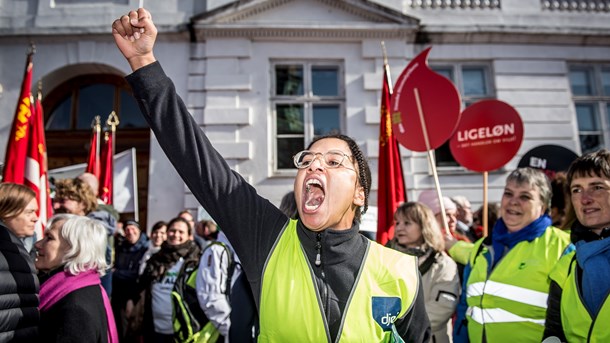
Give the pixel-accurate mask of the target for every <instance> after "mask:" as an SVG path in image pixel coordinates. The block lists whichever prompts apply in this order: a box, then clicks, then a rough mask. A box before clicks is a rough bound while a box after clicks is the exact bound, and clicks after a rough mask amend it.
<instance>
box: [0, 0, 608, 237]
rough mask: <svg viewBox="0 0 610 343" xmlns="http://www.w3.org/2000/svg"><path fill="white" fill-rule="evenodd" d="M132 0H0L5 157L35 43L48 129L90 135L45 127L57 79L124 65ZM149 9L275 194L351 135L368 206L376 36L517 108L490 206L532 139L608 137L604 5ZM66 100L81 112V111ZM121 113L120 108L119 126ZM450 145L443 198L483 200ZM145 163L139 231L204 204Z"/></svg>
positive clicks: (516, 0) (217, 138)
mask: <svg viewBox="0 0 610 343" xmlns="http://www.w3.org/2000/svg"><path fill="white" fill-rule="evenodd" d="M139 4H140V2H139V1H135V0H114V1H112V0H96V1H76V0H54V1H53V0H48V1H42V0H41V1H33V0H29V1H8V0H0V137H1V138H0V160H3V159H4V153H5V149H6V148H5V147H6V140H7V138H8V135H9V132H10V125H11V122H12V119H13V116H14V111H15V104H16V103H17V98H18V95H19V91H20V89H19V88H20V85H21V79H22V77H23V64H24V60H25V52H26V51H27V49H28V47H29V45H30V42H34V43H35V44H36V51H37V52H36V55H35V58H34V61H35V62H34V63H35V67H34V82H36V81H42V84H43V104H45V113H46V115H47V127H49V128H54V129H55V130H56V131H58V132H68V133H70V132H75V131H77V132H81V133H82V135H84V136H87V134H88V133H89V132H90V130H89V128H88V124H76V125H67V126H65V125H64V126H62V125H61V124H53V123H58V122H59V121H60V119H61V118H63V117H61V116H60V115H59V114H60V112H59V110H58V108H60V107H61V106H60V105H61V103H62V102H61V101H59V100H57V101H55V100H53V99H52V98H54V97H59V95H57V96H56V95H55V94H58V92H59V91H54V90H56V89H57V90H58V89H68V90H69V89H70V87H71V86H70V85H71V82H72V81H73V80H77V79H78V77H79V76H83V77H82V78H83V79H87V77H85V76H87V75H92V74H95V75H98V76H99V75H106V76H108V77H123V76H125V75H127V74H128V73H129V72H130V70H129V66H128V65H127V63H126V61H125V60H124V59H123V58H122V56H121V55H120V53H119V52H118V50H117V49H116V47H115V46H114V41H113V38H112V35H111V33H110V25H111V23H112V21H113V20H114V19H116V18H118V17H119V16H121V15H122V14H125V13H127V12H128V11H129V10H130V9H134V8H137V7H138V5H139ZM144 5H145V7H147V9H149V10H150V11H151V12H152V15H153V19H154V21H155V23H156V25H157V26H158V28H159V38H158V43H157V45H156V48H155V55H156V57H157V59H158V60H159V61H160V62H161V64H162V66H163V68H164V69H165V71H166V73H167V74H168V75H169V76H170V77H171V78H172V79H173V81H174V83H175V85H176V89H177V91H178V93H179V94H180V95H181V96H182V98H183V99H184V101H185V103H186V104H187V106H188V107H189V109H190V111H191V113H192V115H193V116H194V118H195V119H196V121H197V122H198V123H199V124H200V125H201V127H202V129H203V130H204V131H205V132H206V134H207V135H208V137H209V138H210V140H211V141H212V142H213V143H214V144H215V146H216V147H217V149H218V150H219V151H220V153H221V154H222V155H223V156H224V157H225V159H227V161H228V163H229V165H231V167H232V168H233V169H235V170H236V171H237V172H239V173H240V174H241V175H243V176H244V177H245V178H246V179H247V180H248V181H249V182H250V183H251V184H252V185H253V186H254V187H255V188H256V189H257V190H258V192H259V193H260V194H261V195H263V196H265V197H267V198H268V199H269V200H270V201H272V202H273V203H276V204H279V202H280V199H281V197H282V196H283V195H284V194H285V193H286V192H287V191H289V190H291V189H292V182H293V177H294V175H295V173H296V170H295V169H294V168H293V167H292V166H291V162H290V161H291V160H290V158H291V156H292V155H293V154H294V153H295V152H296V151H298V150H301V149H303V147H304V146H306V145H307V144H308V143H309V142H310V141H311V139H312V138H313V137H314V136H315V135H318V134H323V133H328V132H341V133H344V134H347V135H349V136H352V137H354V138H355V139H356V141H357V142H358V143H359V144H360V146H361V147H362V148H363V151H364V152H365V154H366V155H367V157H368V159H369V162H370V164H371V170H372V172H373V189H372V191H371V198H370V201H369V203H370V204H371V205H375V204H376V202H377V186H376V185H377V180H378V176H377V173H376V170H377V164H378V160H377V157H378V139H379V118H380V113H379V106H380V94H381V85H382V80H381V79H382V72H383V60H384V59H383V56H384V54H383V50H382V45H381V42H384V45H385V49H386V52H387V58H388V63H389V66H390V69H391V74H392V77H393V79H396V78H397V77H398V76H399V75H400V73H401V72H402V70H403V68H404V67H405V66H406V65H407V64H408V62H409V61H410V60H411V59H412V58H413V57H414V56H416V55H417V54H418V53H419V52H421V51H422V50H423V49H425V48H427V47H429V46H431V47H432V50H431V53H430V56H429V64H430V66H431V67H432V68H433V69H434V70H435V71H437V72H439V73H441V74H443V75H445V76H447V77H449V78H450V79H451V80H452V81H453V82H454V84H455V85H456V87H457V88H458V89H459V91H460V95H461V97H462V101H463V103H464V106H466V105H468V104H471V103H473V102H475V101H477V100H480V99H487V98H495V99H499V100H502V101H504V102H507V103H509V104H510V105H512V106H513V107H514V108H515V109H516V110H517V111H518V112H519V114H520V115H521V118H522V120H523V123H524V140H523V143H522V145H521V148H520V149H519V152H518V153H517V155H516V156H515V157H514V158H513V159H512V160H511V161H510V162H509V163H508V164H507V165H506V166H505V167H503V168H501V169H500V170H497V171H492V172H490V173H489V185H488V192H489V200H490V201H499V200H500V197H501V194H502V190H503V186H504V180H505V177H506V174H507V172H508V171H510V170H512V169H514V168H515V167H517V165H518V163H519V161H520V158H521V157H522V156H523V155H524V154H525V153H526V152H528V151H529V150H530V149H532V148H534V147H536V146H540V145H545V144H554V145H560V146H563V147H566V148H568V149H570V150H572V151H574V152H576V153H578V154H580V153H581V152H582V151H589V150H594V149H599V148H601V147H610V1H609V0H580V1H577V0H564V1H555V0H546V1H545V0H421V1H417V0H409V1H407V0H405V1H397V0H388V1H367V0H250V1H220V0H217V1H207V2H205V1H199V2H198V1H178V0H167V1H151V0H149V1H145V2H144ZM100 80H102V79H100ZM83 82H85V83H86V82H87V81H83ZM116 82H118V83H120V81H116ZM81 94H84V92H81ZM117 94H118V93H117ZM45 97H49V98H48V99H47V101H46V102H45V101H44V99H45ZM126 98H127V97H126V96H125V97H124V98H121V99H126ZM91 106H92V107H95V104H92V105H91ZM100 106H102V109H100V110H99V111H100V112H101V113H102V114H103V113H105V112H104V109H103V108H105V107H103V106H105V105H104V104H100ZM116 106H118V107H117V108H119V109H121V108H123V107H121V106H123V105H116ZM72 108H73V109H76V110H73V111H72V112H71V113H76V115H77V116H78V115H80V114H78V109H79V108H81V109H82V106H81V107H79V105H72ZM125 108H128V107H125ZM84 110H85V109H83V111H84ZM129 115H131V114H130V113H128V110H126V109H125V110H124V111H123V116H124V118H125V120H126V121H129V120H131V119H129V118H128V116H129ZM104 116H105V114H104ZM119 116H121V112H119ZM64 119H65V118H64ZM132 120H133V121H134V123H135V124H134V125H135V126H137V125H138V123H137V119H132ZM53 125H56V126H53ZM140 125H141V123H140ZM431 129H433V126H432V127H431ZM79 130H80V131H79ZM47 139H49V138H47ZM125 144H128V142H126V143H125ZM81 150H82V149H81ZM446 152H447V151H445V152H443V151H437V152H436V156H437V166H438V173H439V180H440V185H441V188H442V191H443V194H444V195H448V196H453V195H465V196H466V197H468V198H469V199H470V200H471V202H473V205H474V206H478V205H480V204H481V202H482V200H483V177H482V175H481V174H480V173H475V172H471V171H468V170H466V169H464V168H462V167H460V166H459V165H458V164H457V163H455V161H454V160H452V157H451V155H450V154H447V153H446ZM401 153H402V157H403V168H404V174H405V175H404V176H405V183H406V186H407V196H408V198H409V199H410V200H416V199H417V196H418V194H419V193H420V192H421V191H422V190H425V189H432V188H434V179H433V177H432V172H431V168H430V166H429V163H428V159H427V154H426V153H421V152H411V151H409V150H407V149H405V148H402V149H401ZM53 158H54V156H53V155H52V153H51V150H50V151H49V160H50V161H52V160H53ZM76 162H85V160H84V159H83V160H82V161H76ZM138 163H140V161H138ZM145 165H146V168H145V172H146V173H147V182H146V185H145V187H146V188H147V194H146V203H147V204H146V211H145V212H146V213H144V215H146V221H147V223H149V225H148V226H150V225H151V224H152V223H154V222H155V221H157V220H162V219H163V220H168V219H170V218H172V217H173V216H175V215H176V214H177V213H178V212H179V211H180V210H181V209H183V208H188V209H191V210H193V211H196V209H197V206H198V204H197V201H196V200H195V199H194V197H193V196H192V195H191V194H190V191H189V190H188V189H187V188H186V187H185V186H184V184H183V183H182V181H181V179H180V178H179V176H178V175H177V173H176V172H175V171H174V170H173V167H172V166H171V165H170V163H169V162H168V160H167V158H166V157H165V155H164V154H163V152H162V151H161V149H160V148H159V146H158V144H157V143H156V140H155V138H154V136H150V141H149V155H148V161H147V163H145ZM115 187H120V185H115ZM142 219H143V218H141V220H142Z"/></svg>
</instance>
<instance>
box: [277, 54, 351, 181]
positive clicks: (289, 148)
mask: <svg viewBox="0 0 610 343" xmlns="http://www.w3.org/2000/svg"><path fill="white" fill-rule="evenodd" d="M272 73H273V75H272V80H273V85H272V94H271V103H272V106H273V114H274V122H275V160H274V169H275V170H276V171H279V170H287V169H293V168H294V165H293V163H292V156H293V155H294V154H295V153H297V152H299V151H301V150H303V149H304V148H305V147H306V146H307V145H308V144H309V143H310V142H311V141H312V140H313V139H314V138H315V137H317V136H321V135H326V134H333V133H342V132H343V131H344V130H343V127H344V123H343V120H344V119H343V118H344V117H345V116H344V107H345V95H344V87H343V67H342V65H341V64H339V63H336V62H280V61H278V62H274V63H272Z"/></svg>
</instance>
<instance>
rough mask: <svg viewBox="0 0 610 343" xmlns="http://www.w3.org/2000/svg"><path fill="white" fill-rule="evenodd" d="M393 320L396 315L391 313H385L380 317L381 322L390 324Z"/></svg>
mask: <svg viewBox="0 0 610 343" xmlns="http://www.w3.org/2000/svg"><path fill="white" fill-rule="evenodd" d="M395 320H396V316H392V314H391V313H386V315H385V316H383V317H381V324H383V325H390V324H392V323H394V321H395Z"/></svg>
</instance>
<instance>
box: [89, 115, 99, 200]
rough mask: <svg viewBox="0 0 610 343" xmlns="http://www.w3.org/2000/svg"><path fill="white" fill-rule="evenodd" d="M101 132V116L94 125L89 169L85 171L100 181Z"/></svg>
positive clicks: (96, 118) (96, 117) (97, 117)
mask: <svg viewBox="0 0 610 343" xmlns="http://www.w3.org/2000/svg"><path fill="white" fill-rule="evenodd" d="M100 131H101V125H100V116H95V122H94V123H93V132H92V134H91V144H90V146H89V157H88V158H87V168H86V169H85V172H87V173H91V174H93V175H95V177H97V179H98V180H99V179H100V172H101V162H100ZM100 189H101V187H100Z"/></svg>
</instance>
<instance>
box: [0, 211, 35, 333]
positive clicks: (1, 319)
mask: <svg viewBox="0 0 610 343" xmlns="http://www.w3.org/2000/svg"><path fill="white" fill-rule="evenodd" d="M39 289H40V286H39V283H38V277H37V276H36V269H35V268H34V262H33V261H32V259H31V257H30V255H29V254H28V252H27V251H26V250H25V248H24V246H23V243H22V242H21V240H20V239H19V238H17V236H15V235H14V234H13V233H12V232H11V231H10V230H9V229H8V228H7V227H6V226H5V225H4V223H2V222H0V342H8V341H11V342H36V341H37V338H38V322H39V319H40V315H39V312H38V291H39Z"/></svg>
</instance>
